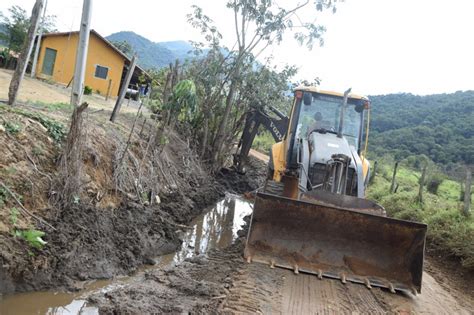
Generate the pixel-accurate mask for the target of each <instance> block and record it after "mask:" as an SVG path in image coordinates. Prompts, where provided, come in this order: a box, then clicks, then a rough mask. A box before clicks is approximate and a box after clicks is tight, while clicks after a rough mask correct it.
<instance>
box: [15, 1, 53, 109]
mask: <svg viewBox="0 0 474 315" xmlns="http://www.w3.org/2000/svg"><path fill="white" fill-rule="evenodd" d="M43 5H44V2H43V0H36V2H35V5H34V6H33V10H32V12H31V20H30V22H29V27H28V33H27V36H26V39H25V42H24V44H23V47H22V49H21V54H20V57H19V58H18V64H17V66H16V69H15V72H14V73H13V76H12V80H11V82H10V87H9V89H8V104H9V105H15V102H16V97H17V95H18V90H19V89H20V85H21V81H22V80H23V76H24V75H25V71H26V67H27V65H28V60H29V59H30V54H31V51H32V49H33V42H34V39H35V35H36V30H37V29H38V24H39V20H40V14H41V11H42V9H43Z"/></svg>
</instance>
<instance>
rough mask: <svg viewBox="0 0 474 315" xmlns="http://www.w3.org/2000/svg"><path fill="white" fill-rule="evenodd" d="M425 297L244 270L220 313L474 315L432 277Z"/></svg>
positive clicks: (426, 279)
mask: <svg viewBox="0 0 474 315" xmlns="http://www.w3.org/2000/svg"><path fill="white" fill-rule="evenodd" d="M423 276H424V279H423V293H422V294H419V295H417V296H416V297H415V296H412V295H407V294H403V293H397V294H393V293H390V292H389V291H388V290H386V289H381V288H372V289H371V290H369V289H367V288H366V287H365V286H363V285H359V284H354V283H347V284H342V283H341V282H340V281H338V280H332V279H323V280H319V279H318V278H317V277H316V276H314V275H308V274H298V275H295V274H294V273H293V272H292V271H289V270H284V269H279V268H276V269H270V268H269V267H268V266H265V265H262V264H250V265H248V264H243V265H242V267H241V269H240V270H239V271H238V275H237V276H235V277H234V281H233V287H232V288H231V289H230V290H229V292H228V294H227V298H226V299H225V301H224V302H223V304H222V305H221V307H220V310H221V311H223V312H224V313H263V314H274V313H282V314H474V312H473V311H472V308H469V307H464V306H462V305H461V304H460V303H459V302H458V301H456V299H455V298H454V297H453V296H452V295H451V294H450V293H449V292H448V291H446V290H445V289H443V288H442V287H441V286H440V285H439V283H437V282H436V281H435V280H434V279H433V277H431V276H430V275H428V274H427V273H424V274H423Z"/></svg>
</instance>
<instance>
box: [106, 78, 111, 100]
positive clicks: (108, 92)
mask: <svg viewBox="0 0 474 315" xmlns="http://www.w3.org/2000/svg"><path fill="white" fill-rule="evenodd" d="M111 87H112V79H109V85H108V86H107V94H105V100H106V101H108V100H109V96H110V88H111Z"/></svg>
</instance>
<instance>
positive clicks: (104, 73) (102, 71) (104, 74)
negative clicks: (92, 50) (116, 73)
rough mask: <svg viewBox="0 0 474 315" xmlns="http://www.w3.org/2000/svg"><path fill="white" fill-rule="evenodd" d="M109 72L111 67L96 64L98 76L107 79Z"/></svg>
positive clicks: (96, 75)
mask: <svg viewBox="0 0 474 315" xmlns="http://www.w3.org/2000/svg"><path fill="white" fill-rule="evenodd" d="M108 73H109V68H107V67H102V66H99V65H96V66H95V74H94V76H95V77H96V78H101V79H107V74H108Z"/></svg>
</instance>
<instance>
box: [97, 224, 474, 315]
mask: <svg viewBox="0 0 474 315" xmlns="http://www.w3.org/2000/svg"><path fill="white" fill-rule="evenodd" d="M241 234H245V233H241ZM243 247H244V238H241V239H239V240H237V242H235V243H234V244H233V245H232V246H230V247H228V248H226V249H224V250H221V251H217V250H215V251H211V252H210V253H209V254H208V255H207V256H203V255H201V256H198V257H195V258H191V259H188V260H187V261H185V262H184V263H183V264H181V265H179V266H177V267H175V268H172V269H167V270H155V271H152V272H150V273H148V274H147V275H146V276H145V281H143V282H141V283H135V284H131V285H128V286H126V287H124V288H117V289H114V290H112V291H109V292H107V293H105V294H103V293H96V294H94V295H93V296H91V297H90V298H89V301H90V303H92V304H94V305H97V306H98V308H99V310H100V313H101V314H102V313H104V314H123V313H125V314H149V313H161V312H173V313H175V312H178V313H182V312H193V313H202V314H205V313H265V314H274V313H283V314H290V313H296V314H472V309H473V307H474V304H472V301H465V303H463V304H464V305H461V304H460V303H459V302H458V301H457V300H456V299H455V297H454V296H453V295H452V294H451V293H450V292H448V290H446V289H444V288H443V287H442V286H441V285H440V284H439V283H438V282H436V281H435V280H434V278H433V277H431V276H430V275H429V274H427V273H425V274H424V279H423V293H422V294H421V295H418V296H416V297H414V296H409V295H404V294H400V293H398V294H392V293H390V292H389V291H388V290H385V289H380V288H373V289H371V290H369V289H367V288H366V287H365V286H362V285H357V284H353V283H347V284H342V283H341V282H340V281H337V280H329V279H323V280H319V279H318V278H317V277H316V276H314V275H306V274H299V275H295V274H294V273H293V272H291V271H289V270H284V269H280V268H275V269H271V268H270V267H269V266H265V265H262V264H256V263H252V264H247V263H246V262H245V261H244V260H243V258H242V251H243Z"/></svg>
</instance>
